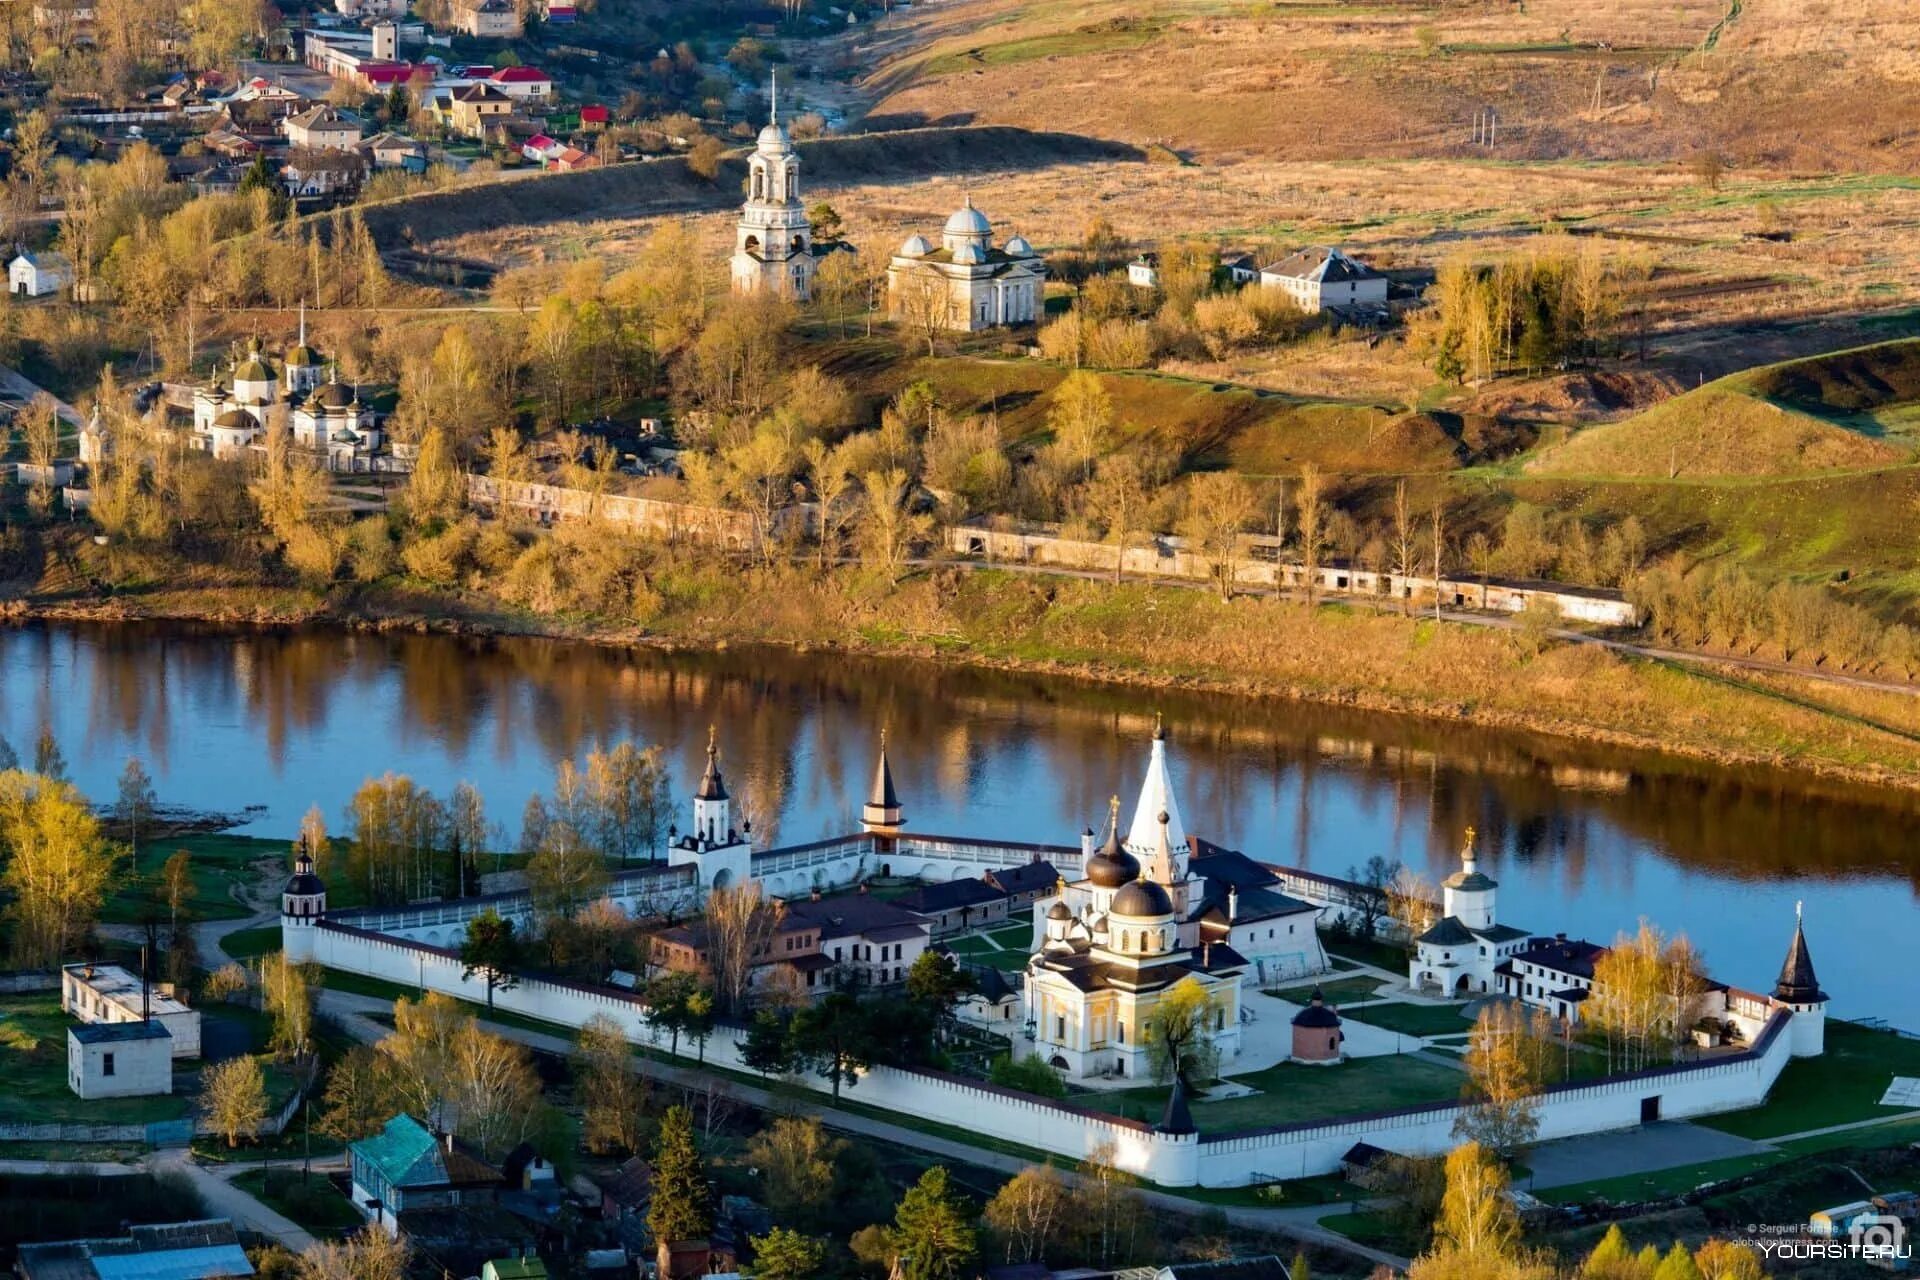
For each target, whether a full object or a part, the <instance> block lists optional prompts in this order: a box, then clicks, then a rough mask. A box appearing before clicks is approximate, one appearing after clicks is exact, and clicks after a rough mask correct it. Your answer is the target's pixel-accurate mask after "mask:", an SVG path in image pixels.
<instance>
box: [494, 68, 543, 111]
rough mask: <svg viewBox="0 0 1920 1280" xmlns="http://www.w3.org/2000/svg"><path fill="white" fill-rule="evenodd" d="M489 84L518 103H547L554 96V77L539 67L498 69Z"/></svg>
mask: <svg viewBox="0 0 1920 1280" xmlns="http://www.w3.org/2000/svg"><path fill="white" fill-rule="evenodd" d="M487 83H488V84H490V85H492V86H493V87H494V88H496V89H498V90H499V91H500V92H501V93H504V94H506V95H507V96H508V97H509V98H512V99H513V100H514V101H516V102H545V101H546V100H547V99H548V98H551V97H552V96H553V77H552V76H549V75H548V74H547V73H546V72H544V71H542V70H540V69H539V68H538V67H496V68H495V69H494V72H493V74H492V75H490V76H488V77H487Z"/></svg>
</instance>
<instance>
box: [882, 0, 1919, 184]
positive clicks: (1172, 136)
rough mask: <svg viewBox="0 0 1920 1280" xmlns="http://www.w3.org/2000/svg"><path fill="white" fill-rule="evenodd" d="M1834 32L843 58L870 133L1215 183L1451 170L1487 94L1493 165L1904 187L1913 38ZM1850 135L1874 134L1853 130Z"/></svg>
mask: <svg viewBox="0 0 1920 1280" xmlns="http://www.w3.org/2000/svg"><path fill="white" fill-rule="evenodd" d="M1844 12H1845V11H1842V10H1833V9H1829V8H1828V7H1826V6H1822V5H1800V4H1795V3H1793V2H1792V0H1744V3H1743V4H1741V5H1737V6H1735V7H1734V8H1733V10H1732V13H1731V16H1730V13H1729V9H1728V6H1727V5H1726V4H1725V3H1724V2H1722V0H1676V2H1673V3H1663V2H1662V0H1615V2H1612V3H1599V2H1598V0H1534V2H1532V3H1529V4H1527V5H1526V6H1525V7H1524V8H1511V7H1506V6H1502V7H1499V8H1497V9H1485V8H1477V7H1471V6H1468V7H1458V6H1440V7H1433V6H1424V5H1420V6H1415V5H1399V4H1384V3H1353V4H1325V3H1311V2H1308V3H1281V4H1259V5H1233V4H1224V3H1219V2H1218V0H1171V2H1168V3H1157V4H1152V5H1146V4H1141V3H1138V2H1137V0H1089V2H1088V3H1082V4H1064V3H1061V0H960V2H958V3H951V4H942V5H934V6H920V5H916V6H914V7H913V8H912V10H910V11H907V12H905V13H903V14H900V15H897V16H895V17H893V18H891V19H889V20H887V21H886V22H884V23H882V24H881V25H880V26H879V27H878V28H877V29H876V30H875V31H874V32H869V33H867V34H866V35H865V36H864V37H863V39H862V40H861V41H860V42H859V44H858V45H857V46H855V45H852V44H849V46H848V54H849V61H850V63H851V64H852V65H853V66H855V67H857V68H858V69H859V70H860V71H863V72H867V73H868V74H867V78H866V85H867V88H868V89H869V91H870V92H873V93H875V94H877V95H879V96H880V102H879V103H878V105H877V107H876V108H875V114H876V117H877V118H878V119H880V120H883V121H887V122H898V123H903V124H904V123H915V122H921V121H935V120H943V119H951V118H955V117H962V118H966V119H970V120H977V121H981V122H993V123H1006V124H1018V125H1029V126H1033V125H1045V126H1047V127H1052V128H1070V129H1073V130H1076V131H1079V132H1085V133H1089V134H1092V135H1094V136H1098V137H1115V136H1118V137H1122V138H1127V139H1129V140H1132V141H1136V142H1143V143H1144V142H1164V143H1165V144H1166V145H1168V146H1170V147H1173V148H1177V149H1179V150H1180V151H1182V152H1183V153H1185V154H1188V155H1191V156H1193V157H1194V158H1195V159H1197V160H1199V161H1200V162H1202V163H1205V164H1208V165H1212V164H1217V163H1221V162H1223V161H1228V160H1232V159H1235V158H1239V157H1243V156H1249V155H1257V156H1300V157H1303V158H1322V157H1328V156H1335V155H1338V156H1342V157H1347V156H1366V157H1378V156H1404V155H1434V154H1458V153H1463V152H1466V151H1468V150H1469V149H1470V143H1469V139H1470V131H1469V130H1468V128H1467V126H1466V124H1465V122H1464V117H1463V115H1462V113H1461V111H1460V109H1459V104H1460V102H1462V101H1467V100H1474V101H1477V100H1478V97H1479V96H1483V95H1485V94H1486V93H1488V92H1491V90H1490V88H1489V86H1490V85H1493V84H1497V85H1498V86H1499V101H1500V103H1501V120H1502V122H1503V126H1504V127H1503V128H1502V130H1501V132H1500V135H1499V137H1498V139H1497V141H1496V143H1495V145H1492V146H1489V147H1486V148H1485V150H1487V151H1489V152H1491V153H1492V154H1494V155H1497V156H1501V157H1508V158H1528V159H1541V158H1544V157H1548V156H1557V155H1578V156H1584V157H1591V156H1619V157H1623V158H1625V157H1632V158H1639V157H1665V156H1685V155H1687V154H1690V150H1691V149H1692V148H1693V147H1695V146H1696V145H1697V142H1698V139H1700V138H1701V137H1713V138H1715V139H1716V141H1717V143H1718V144H1719V145H1720V146H1721V147H1722V148H1723V149H1724V152H1725V153H1726V154H1727V155H1728V156H1729V157H1735V158H1736V159H1735V160H1734V162H1735V163H1755V162H1759V161H1762V160H1770V161H1775V162H1779V163H1783V164H1797V165H1804V166H1806V167H1810V168H1811V167H1831V166H1841V167H1846V166H1852V167H1867V166H1874V165H1883V164H1888V163H1893V164H1905V163H1907V162H1908V161H1910V159H1911V156H1910V155H1909V154H1908V147H1909V146H1910V143H1908V142H1907V139H1908V138H1909V137H1910V136H1911V135H1910V134H1907V133H1905V132H1903V123H1899V122H1905V121H1908V120H1910V119H1911V116H1910V115H1909V113H1908V112H1907V111H1905V110H1902V109H1894V110H1891V111H1889V110H1888V109H1887V106H1886V103H1885V100H1886V98H1888V97H1889V96H1891V95H1892V94H1893V93H1895V92H1897V90H1895V89H1894V88H1893V87H1892V86H1893V85H1895V84H1897V83H1899V82H1900V81H1902V80H1904V79H1905V77H1906V76H1907V75H1909V74H1910V71H1911V66H1910V63H1911V55H1910V53H1909V52H1908V51H1910V50H1911V49H1912V48H1913V47H1914V43H1915V38H1916V32H1915V29H1914V21H1913V18H1912V16H1911V15H1910V14H1909V13H1908V12H1906V11H1904V10H1901V11H1897V12H1895V11H1889V12H1886V13H1876V15H1875V18H1874V20H1873V21H1872V22H1871V23H1869V21H1868V20H1867V19H1865V18H1864V17H1857V16H1856V17H1855V18H1854V20H1852V21H1848V20H1845V19H1844V18H1843V16H1842V15H1843V13H1844ZM1709 47H1710V49H1711V56H1706V53H1705V51H1706V50H1708V49H1709ZM876 49H877V50H878V51H879V55H878V56H877V57H876V56H875V52H874V51H875V50H876ZM1815 54H1818V66H1817V68H1816V67H1815V66H1810V65H1807V63H1808V62H1809V60H1810V59H1811V58H1812V55H1815ZM1203 77H1204V80H1205V83H1206V85H1207V90H1208V92H1207V93H1205V94H1195V93H1194V92H1193V85H1194V84H1195V83H1196V82H1198V81H1199V80H1200V79H1202V78H1203ZM1863 118H1871V119H1873V120H1874V122H1875V126H1876V127H1875V128H1874V129H1865V130H1863V129H1859V128H1857V127H1850V126H1853V125H1855V123H1856V122H1857V121H1859V120H1861V119H1863ZM1790 122H1791V123H1790ZM1793 124H1797V125H1798V126H1799V132H1798V133H1797V134H1794V135H1793V136H1791V137H1788V136H1786V135H1788V134H1790V133H1792V125H1793ZM1883 129H1884V130H1887V131H1888V132H1887V133H1886V134H1885V135H1884V136H1882V135H1881V133H1880V131H1881V130H1883ZM1869 135H1872V136H1871V137H1870V136H1869ZM1876 152H1878V154H1876ZM1889 153H1890V154H1889Z"/></svg>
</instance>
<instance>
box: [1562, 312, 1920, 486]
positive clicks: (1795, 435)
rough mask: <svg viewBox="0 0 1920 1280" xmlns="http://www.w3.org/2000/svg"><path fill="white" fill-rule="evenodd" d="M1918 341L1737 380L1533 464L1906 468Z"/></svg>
mask: <svg viewBox="0 0 1920 1280" xmlns="http://www.w3.org/2000/svg"><path fill="white" fill-rule="evenodd" d="M1917 401H1920V341H1914V340H1905V341H1898V342H1883V343H1878V344H1876V345H1874V346H1869V347H1857V348H1854V349H1851V350H1847V351H1836V352H1832V353H1830V354H1827V355H1821V356H1815V357H1812V358H1809V359H1805V360H1789V361H1785V362H1783V363H1780V364H1772V365H1763V366H1761V367H1759V368H1755V369H1748V370H1744V371H1742V372H1740V373H1735V374H1730V375H1729V376H1727V377H1724V378H1720V379H1718V380H1717V381H1714V382H1710V383H1708V384H1707V385H1705V386H1703V387H1700V388H1698V389H1696V390H1693V391H1689V392H1687V393H1685V394H1684V395H1678V396H1675V397H1673V398H1672V399H1671V400H1667V401H1665V402H1663V403H1661V404H1658V405H1656V406H1654V407H1653V408H1651V409H1649V410H1647V411H1646V412H1645V413H1640V414H1636V415H1634V416H1633V417H1631V418H1628V419H1626V420H1624V421H1621V422H1616V423H1611V424H1608V425H1605V426H1599V427H1593V428H1590V429H1588V430H1586V431H1583V432H1581V433H1580V434H1578V435H1576V436H1574V437H1573V438H1572V439H1570V440H1568V441H1567V442H1566V443H1565V444H1563V445H1560V446H1558V447H1557V448H1553V449H1549V450H1547V451H1545V452H1544V453H1542V454H1541V455H1540V456H1539V457H1537V458H1535V459H1533V460H1532V461H1531V462H1529V463H1528V464H1527V470H1528V471H1529V472H1532V473H1536V474H1540V475H1564V476H1608V477H1639V478H1654V479H1663V480H1677V479H1684V480H1699V479H1703V478H1726V477H1749V478H1751V477H1780V476H1793V475H1802V474H1807V473H1812V472H1833V471H1858V470H1862V469H1867V468H1874V467H1887V466H1893V465H1895V464H1898V463H1901V462H1904V461H1907V460H1909V459H1910V457H1911V456H1912V452H1911V449H1910V448H1908V447H1905V445H1904V444H1896V443H1893V442H1892V441H1891V440H1890V439H1889V438H1888V437H1898V436H1905V435H1910V434H1911V433H1912V432H1913V430H1914V427H1915V415H1914V412H1913V408H1914V405H1915V403H1916V402H1917Z"/></svg>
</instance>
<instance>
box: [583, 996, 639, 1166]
mask: <svg viewBox="0 0 1920 1280" xmlns="http://www.w3.org/2000/svg"><path fill="white" fill-rule="evenodd" d="M635 1065H636V1063H635V1059H634V1056H633V1050H632V1048H631V1047H630V1046H629V1045H628V1044H627V1038H626V1036H625V1035H624V1034H622V1033H621V1030H620V1025H619V1024H618V1023H616V1022H615V1021H614V1020H613V1019H612V1018H610V1017H608V1016H607V1015H606V1014H604V1013H600V1014H595V1015H594V1016H593V1017H591V1018H589V1019H587V1021H586V1022H585V1023H583V1024H582V1025H581V1027H580V1034H579V1036H578V1037H577V1038H576V1039H575V1040H574V1045H573V1072H574V1081H575V1088H576V1093H577V1096H578V1098H579V1102H580V1140H581V1141H582V1142H584V1143H585V1144H586V1147H587V1150H589V1151H591V1152H593V1153H594V1154H595V1155H609V1154H619V1153H636V1152H638V1151H639V1150H640V1143H641V1139H642V1136H643V1130H642V1125H643V1123H644V1121H643V1116H644V1112H645V1109H646V1102H647V1080H646V1077H645V1076H643V1075H641V1074H640V1073H639V1072H638V1071H636V1070H634V1067H635Z"/></svg>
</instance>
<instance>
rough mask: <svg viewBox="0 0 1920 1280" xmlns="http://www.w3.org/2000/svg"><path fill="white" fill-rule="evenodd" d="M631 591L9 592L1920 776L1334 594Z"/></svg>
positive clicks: (867, 588) (1906, 732)
mask: <svg viewBox="0 0 1920 1280" xmlns="http://www.w3.org/2000/svg"><path fill="white" fill-rule="evenodd" d="M636 600H637V602H638V603H637V607H635V608H634V609H633V610H632V612H633V613H634V614H635V615H637V616H635V617H632V618H613V617H608V616H605V615H597V614H591V613H585V612H562V611H558V610H555V611H551V612H540V611H536V610H533V609H529V608H525V607H517V606H514V605H511V604H508V603H505V602H504V601H503V600H502V599H501V598H500V597H499V596H498V595H496V594H494V593H493V591H492V590H476V589H456V588H441V587H435V586H431V585H429V584H426V583H422V582H419V581H416V580H409V579H399V578H389V579H384V580H382V581H381V582H378V583H374V584H370V585H360V586H344V585H343V586H340V587H337V588H335V589H334V590H332V591H328V592H320V591H316V590H312V589H310V588H303V587H299V586H261V585H252V584H246V583H244V582H238V581H233V580H231V579H229V580H227V581H224V582H223V581H220V580H218V578H217V577H203V578H202V579H201V580H199V581H192V580H178V579H175V580H172V581H161V580H157V579H155V580H149V581H148V582H146V583H145V584H143V585H142V586H140V587H139V588H137V589H135V590H131V591H122V592H119V593H116V594H113V595H111V596H104V595H95V594H91V593H87V594H82V593H75V592H72V591H66V592H45V593H38V592H36V593H29V594H27V595H25V596H24V597H23V598H19V599H15V600H13V601H11V602H0V618H10V619H19V620H25V619H35V618H38V619H64V620H85V621H91V622H119V621H136V620H179V621H188V620H191V621H195V622H204V623H214V624H219V625H229V626H274V627H279V626H308V625H324V626H339V627H344V628H351V629H363V630H372V631H394V630H403V631H418V632H440V633H450V634H464V635H475V636H509V635H513V636H542V637H551V638H560V639H569V640H575V641H580V642H585V643H592V644H600V645H616V646H654V647H662V648H668V649H675V648H686V649H708V648H714V647H724V646H726V645H729V644H754V645H769V646H776V647H787V648H792V649H795V650H802V651H807V650H811V651H828V652H844V653H849V654H860V655H869V656H884V657H903V658H913V659H918V660H930V661H937V662H943V663H954V664H964V665H969V666H975V667H982V668H990V669H998V670H1007V671H1019V672H1030V673H1034V674H1043V675H1046V676H1049V677H1067V678H1073V679H1080V680H1089V681H1098V682H1104V683H1109V684H1116V685H1122V686H1128V687H1137V688H1143V689H1151V688H1175V687H1177V688H1181V689H1190V690H1196V691H1207V692H1215V693H1226V694H1229V695H1234V696H1244V697H1253V698H1273V699H1289V700H1296V701H1305V702H1314V703H1321V704H1327V705H1335V706H1343V707H1350V708H1355V709H1360V710H1367V711H1379V712H1389V713H1393V714H1400V715H1415V716H1421V717H1426V718H1428V719H1433V720H1441V721H1454V722H1461V723H1466V724H1473V725H1479V726H1487V727H1495V728H1505V729H1518V730H1524V731H1528V732H1532V733H1541V734H1548V735H1553V736H1556V737H1561V738H1567V739H1572V740H1577V741H1584V742H1591V743H1600V744H1605V745H1608V746H1613V747H1620V748H1627V749H1631V750H1635V751H1645V752H1657V753H1665V754H1669V755H1677V756H1682V757H1687V758H1690V759H1696V760H1704V761H1710V762H1713V763H1715V764H1719V765H1723V766H1724V765H1732V766H1764V767H1768V768H1776V769H1786V770H1793V771H1799V772H1804V773H1812V774H1817V775H1821V776H1824V777H1830V778H1835V779H1844V780H1848V781H1854V782H1867V783H1872V784H1879V785H1892V786H1900V787H1905V788H1913V789H1920V699H1915V698H1913V697H1911V696H1910V695H1906V694H1900V693H1888V692H1883V691H1876V690H1871V689H1855V688H1847V687H1844V686H1836V685H1832V684H1829V683H1826V682H1822V681H1819V680H1816V679H1811V678H1805V677H1799V676H1794V675H1791V674H1787V673H1766V672H1752V671H1740V670H1737V669H1735V668H1732V667H1725V668H1722V667H1719V666H1712V665H1703V666H1694V665H1690V664H1688V665H1682V664H1678V663H1666V662H1658V661H1647V660H1643V659H1636V658H1631V657H1627V656H1623V655H1620V654H1616V653H1611V652H1607V651H1604V650H1602V649H1599V648H1596V647H1593V646H1586V645H1565V644H1549V645H1547V646H1546V647H1545V648H1543V649H1540V650H1539V651H1538V652H1535V651H1534V646H1533V644H1532V643H1531V642H1530V641H1529V640H1528V639H1527V638H1526V637H1524V636H1522V635H1518V634H1515V633H1509V632H1495V631H1487V630H1483V629H1480V628H1470V627H1463V626H1455V625H1450V624H1447V623H1436V622H1434V621H1433V620H1431V619H1425V618H1404V617H1400V616H1397V615H1394V614H1380V613H1374V612H1372V611H1367V610H1355V609H1351V608H1347V607H1345V606H1341V605H1323V606H1321V607H1319V608H1309V607H1307V606H1305V605H1302V604H1298V603H1294V602H1290V601H1285V600H1278V599H1269V598H1239V599H1235V600H1232V601H1222V600H1220V599H1219V598H1218V597H1217V596H1216V595H1214V594H1213V593H1211V592H1208V591H1201V590H1192V589H1187V588H1182V587H1176V586H1149V585H1144V584H1137V583H1124V584H1119V585H1114V584H1110V583H1104V582H1094V581H1087V580H1080V579H1051V578H1036V577H1028V576H1022V575H1015V574H1007V573H999V572H992V571H980V572H976V571H969V570H965V569H960V568H952V569H947V568H934V569H931V570H926V571H921V572H916V573H914V574H911V575H909V576H908V577H906V578H905V579H904V580H903V581H901V582H899V583H897V584H890V583H888V582H887V581H886V580H885V579H884V578H882V577H880V576H878V575H876V574H874V573H871V572H867V571H862V570H856V569H837V570H832V571H827V572H821V571H817V570H814V569H811V568H805V567H796V566H777V567H773V568H742V567H740V566H739V565H737V564H735V563H726V562H714V561H710V560H704V559H696V558H675V557H662V558H661V559H660V560H659V561H657V562H656V563H655V564H654V566H653V567H652V569H651V570H650V572H649V574H648V576H647V579H646V590H645V591H644V592H643V593H636Z"/></svg>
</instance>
